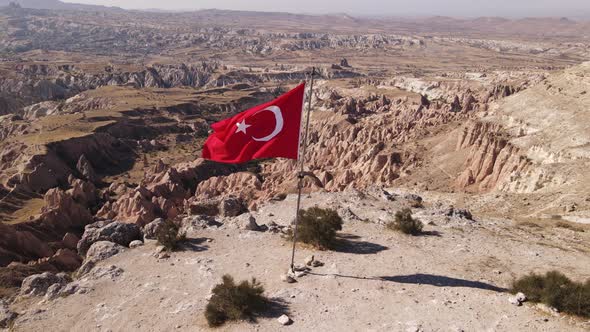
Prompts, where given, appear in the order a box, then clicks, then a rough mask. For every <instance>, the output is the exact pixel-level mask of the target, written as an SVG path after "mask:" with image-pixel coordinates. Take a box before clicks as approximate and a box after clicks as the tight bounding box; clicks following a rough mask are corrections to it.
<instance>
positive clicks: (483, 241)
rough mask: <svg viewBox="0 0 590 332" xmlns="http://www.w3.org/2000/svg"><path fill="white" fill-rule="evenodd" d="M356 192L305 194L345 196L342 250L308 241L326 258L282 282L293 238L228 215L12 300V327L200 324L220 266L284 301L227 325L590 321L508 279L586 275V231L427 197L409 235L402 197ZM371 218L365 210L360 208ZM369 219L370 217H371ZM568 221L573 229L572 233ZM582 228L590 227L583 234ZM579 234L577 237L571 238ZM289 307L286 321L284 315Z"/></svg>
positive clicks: (546, 325)
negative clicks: (237, 222)
mask: <svg viewBox="0 0 590 332" xmlns="http://www.w3.org/2000/svg"><path fill="white" fill-rule="evenodd" d="M363 196H364V195H360V194H358V193H354V192H352V193H351V192H345V193H339V194H327V193H317V194H313V196H312V198H311V199H310V198H308V197H305V198H304V205H305V206H309V205H311V204H312V202H313V204H318V205H320V206H329V207H336V208H340V210H341V212H342V207H346V208H349V209H350V210H351V211H352V212H353V213H354V214H356V215H357V216H358V217H359V218H355V217H352V215H351V214H346V215H347V216H346V218H345V226H344V229H343V231H342V232H341V238H342V239H341V243H340V245H339V247H338V249H337V250H335V251H315V250H310V249H309V248H300V249H299V250H298V251H297V256H296V257H297V258H296V261H297V262H302V261H303V259H304V258H305V257H306V256H308V255H310V254H315V256H316V258H317V259H319V260H320V261H322V262H324V263H325V265H324V266H322V267H318V268H314V269H313V271H312V273H311V274H309V275H306V276H304V277H302V278H299V279H298V282H297V283H294V284H286V283H283V282H281V281H280V278H279V276H280V275H281V274H282V273H284V272H285V271H286V269H287V267H288V265H289V259H290V245H289V243H288V242H287V241H285V240H284V239H282V238H281V237H280V236H279V235H277V234H272V233H268V232H253V231H244V230H239V229H237V228H236V227H234V226H233V223H232V221H231V220H221V221H222V222H225V224H224V225H223V226H221V227H219V228H216V227H212V228H208V229H204V230H202V231H198V232H196V233H194V234H189V235H190V236H189V237H190V238H191V241H190V245H187V246H186V248H185V250H183V251H179V252H175V253H172V255H171V257H170V258H169V259H165V260H158V259H157V258H155V257H154V256H153V253H154V250H155V246H156V244H155V243H153V242H147V243H146V245H145V246H143V247H140V248H137V249H130V250H128V251H126V252H124V253H122V254H119V255H117V256H115V257H112V258H110V259H108V260H106V261H104V262H102V263H101V264H100V265H101V266H103V267H106V266H110V265H114V266H117V267H119V268H121V269H122V270H123V273H122V274H121V275H120V276H118V277H112V278H111V277H104V278H99V279H98V280H92V281H88V285H89V286H90V287H92V290H91V291H90V292H88V293H86V294H75V295H71V296H68V297H64V298H58V299H56V300H53V301H47V300H44V299H41V298H34V299H28V300H22V301H20V302H17V303H16V304H15V305H13V309H14V310H15V311H17V312H19V313H21V316H20V317H19V318H18V319H17V321H16V322H15V326H14V330H15V331H172V330H176V331H204V330H208V327H207V323H206V321H205V319H204V316H203V312H204V308H205V305H206V303H207V299H206V298H207V296H208V294H209V293H210V289H211V288H212V287H213V286H214V285H215V284H217V283H218V282H219V281H220V280H221V276H222V275H224V274H231V275H232V276H234V277H235V278H236V279H238V280H242V279H246V278H251V277H256V278H257V279H258V280H260V281H261V282H262V283H263V284H264V286H265V289H266V295H267V296H269V297H271V298H274V299H275V300H276V303H277V305H276V307H277V308H275V309H276V310H274V311H272V312H269V313H268V315H266V316H268V317H261V318H259V319H258V321H257V322H237V323H231V324H227V325H225V326H223V327H222V328H219V329H218V330H220V331H245V330H247V331H276V330H287V331H588V329H590V321H584V320H581V319H577V318H571V317H568V316H566V315H560V314H550V313H548V312H546V311H543V310H541V309H539V308H537V307H536V306H535V305H534V304H529V303H526V304H525V305H524V306H522V307H516V306H514V305H512V304H510V303H509V302H508V297H509V294H507V293H505V292H504V288H506V287H509V285H510V283H511V281H512V280H513V279H514V278H515V277H517V276H521V275H523V274H525V273H528V272H531V271H535V272H544V271H547V270H550V269H558V270H561V271H564V272H565V273H567V274H568V276H570V277H572V278H573V279H576V280H582V279H583V277H587V276H589V275H590V255H589V254H588V253H589V252H590V251H589V247H590V246H589V245H588V243H589V242H588V241H587V239H588V232H585V233H576V232H574V231H571V230H568V229H563V230H561V229H560V230H558V232H561V233H555V232H556V231H555V230H546V229H541V228H539V229H537V228H534V229H531V230H528V229H526V228H520V227H516V226H515V225H514V224H511V223H510V222H508V221H484V220H479V219H478V218H477V216H475V217H476V218H475V219H476V221H468V220H465V219H458V218H446V217H444V216H443V215H441V214H440V213H439V210H440V209H437V208H434V207H433V206H432V204H431V202H428V201H427V202H426V203H427V208H426V209H422V210H416V215H417V216H419V217H420V218H421V219H422V220H423V221H425V222H427V223H430V224H427V225H426V227H425V230H426V231H427V232H428V233H427V235H424V236H419V237H409V236H405V235H402V234H398V233H395V232H392V231H389V230H387V229H386V228H385V227H384V226H383V223H384V222H386V221H387V220H389V219H390V218H392V216H393V213H394V211H396V210H397V209H399V208H400V207H401V206H402V205H404V204H405V202H404V200H403V199H400V198H398V199H396V201H394V202H390V201H387V200H385V199H383V198H380V197H378V195H374V196H365V197H363ZM294 199H295V197H293V196H289V197H288V198H287V199H286V200H285V201H282V202H273V203H270V204H268V205H266V206H264V207H262V208H261V209H260V210H259V211H258V212H256V213H254V216H256V217H257V220H258V223H259V224H264V223H267V222H269V221H271V220H272V221H275V222H277V223H279V224H284V225H285V224H288V223H289V221H290V220H291V216H292V214H293V206H294V203H295V200H294ZM360 219H363V220H360ZM364 219H367V220H368V221H367V220H364ZM568 232H570V233H568ZM584 236H586V237H585V238H584ZM571 241H577V242H576V243H577V244H576V245H575V246H570V245H568V244H569V242H571ZM283 312H288V315H289V316H290V317H291V318H292V319H293V321H294V322H293V324H292V325H290V326H281V325H280V324H279V323H278V322H277V321H276V319H275V318H276V317H278V316H279V315H280V314H281V313H283Z"/></svg>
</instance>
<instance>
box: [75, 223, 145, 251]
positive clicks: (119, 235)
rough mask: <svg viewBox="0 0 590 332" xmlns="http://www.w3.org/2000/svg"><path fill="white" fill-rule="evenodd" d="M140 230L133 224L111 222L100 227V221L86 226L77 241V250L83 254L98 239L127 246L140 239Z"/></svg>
mask: <svg viewBox="0 0 590 332" xmlns="http://www.w3.org/2000/svg"><path fill="white" fill-rule="evenodd" d="M141 237H142V236H141V230H140V228H139V226H137V225H135V224H125V223H122V222H111V223H109V224H107V225H106V226H103V227H101V224H100V223H97V224H96V225H95V224H91V225H88V226H86V229H85V230H84V234H83V235H82V239H81V240H80V242H78V252H79V253H80V254H81V255H85V254H86V252H87V251H88V249H89V248H90V246H91V245H92V244H93V243H95V242H98V241H110V242H113V243H116V244H119V245H122V246H126V247H127V246H129V243H131V241H133V240H141Z"/></svg>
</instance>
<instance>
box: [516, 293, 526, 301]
mask: <svg viewBox="0 0 590 332" xmlns="http://www.w3.org/2000/svg"><path fill="white" fill-rule="evenodd" d="M516 300H518V302H521V303H522V302H525V301H526V300H527V298H526V295H524V294H523V293H520V292H519V293H517V294H516Z"/></svg>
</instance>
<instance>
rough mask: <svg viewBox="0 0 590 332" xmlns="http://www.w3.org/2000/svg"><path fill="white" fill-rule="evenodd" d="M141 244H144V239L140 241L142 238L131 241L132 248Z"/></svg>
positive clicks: (130, 246)
mask: <svg viewBox="0 0 590 332" xmlns="http://www.w3.org/2000/svg"><path fill="white" fill-rule="evenodd" d="M141 246H143V241H140V240H135V241H131V243H129V248H131V249H133V248H137V247H141Z"/></svg>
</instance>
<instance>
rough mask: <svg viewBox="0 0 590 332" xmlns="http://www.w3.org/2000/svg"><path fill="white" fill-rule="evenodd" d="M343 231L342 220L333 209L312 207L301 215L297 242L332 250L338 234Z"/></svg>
mask: <svg viewBox="0 0 590 332" xmlns="http://www.w3.org/2000/svg"><path fill="white" fill-rule="evenodd" d="M340 230H342V218H341V217H340V216H339V215H338V212H336V211H335V210H331V209H322V208H319V207H312V208H309V209H307V210H302V211H301V212H300V214H299V226H298V229H297V240H298V241H301V242H303V243H307V244H310V245H313V246H315V247H317V248H319V249H322V250H325V249H331V248H333V246H334V244H335V241H336V232H337V231H340Z"/></svg>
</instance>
